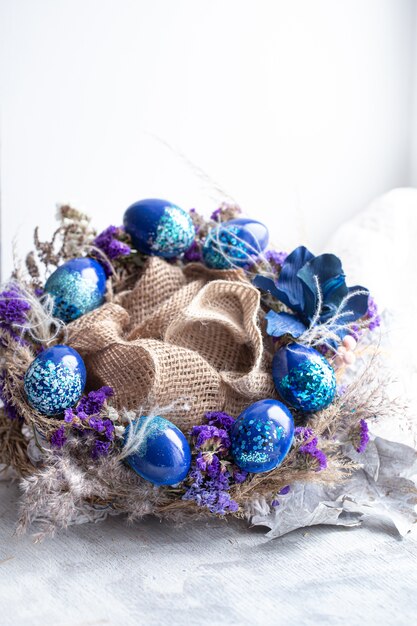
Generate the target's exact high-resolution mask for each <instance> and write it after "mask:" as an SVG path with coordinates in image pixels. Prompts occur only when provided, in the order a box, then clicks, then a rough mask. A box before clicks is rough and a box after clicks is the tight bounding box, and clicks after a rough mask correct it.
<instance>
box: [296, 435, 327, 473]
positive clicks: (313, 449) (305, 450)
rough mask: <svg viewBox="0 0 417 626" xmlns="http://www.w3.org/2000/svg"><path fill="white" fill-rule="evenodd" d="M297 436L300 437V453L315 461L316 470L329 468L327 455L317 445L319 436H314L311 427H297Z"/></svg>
mask: <svg viewBox="0 0 417 626" xmlns="http://www.w3.org/2000/svg"><path fill="white" fill-rule="evenodd" d="M295 436H296V439H298V443H299V444H301V445H299V448H298V453H299V454H302V455H304V456H305V457H308V458H309V459H310V461H313V462H314V466H315V471H316V472H321V471H322V470H324V469H326V468H327V457H326V455H325V454H324V452H323V451H322V450H320V449H319V448H318V447H317V444H318V438H317V437H316V436H314V433H313V430H312V429H311V428H304V427H298V428H296V429H295Z"/></svg>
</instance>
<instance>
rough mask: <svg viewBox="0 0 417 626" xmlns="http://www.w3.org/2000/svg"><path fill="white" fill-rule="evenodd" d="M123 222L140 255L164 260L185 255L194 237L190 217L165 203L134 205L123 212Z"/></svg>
mask: <svg viewBox="0 0 417 626" xmlns="http://www.w3.org/2000/svg"><path fill="white" fill-rule="evenodd" d="M123 222H124V227H125V229H126V232H127V233H128V234H129V235H130V236H131V238H132V242H133V245H134V246H135V248H136V249H137V250H139V252H143V253H144V254H149V255H156V256H161V257H164V258H166V259H171V258H173V257H176V256H178V255H180V254H182V253H183V252H186V250H188V248H189V247H190V246H191V244H192V243H193V241H194V238H195V228H194V224H193V221H192V219H191V217H190V215H189V214H188V213H187V212H186V211H184V209H180V207H178V206H176V205H175V204H172V202H168V201H167V200H159V199H158V198H150V199H148V200H140V201H139V202H135V204H132V206H130V207H129V208H128V209H127V210H126V211H125V214H124V218H123Z"/></svg>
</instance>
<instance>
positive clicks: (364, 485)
mask: <svg viewBox="0 0 417 626" xmlns="http://www.w3.org/2000/svg"><path fill="white" fill-rule="evenodd" d="M345 454H346V456H348V457H349V458H351V459H352V460H353V461H355V462H356V463H357V464H358V465H359V468H358V469H357V470H355V471H354V472H353V474H352V475H351V476H350V477H349V478H348V479H347V480H346V481H344V482H343V483H341V484H337V485H332V486H328V485H324V484H322V483H308V484H305V483H295V484H293V485H291V488H290V491H289V493H288V494H286V495H281V496H280V495H279V496H277V498H276V502H278V504H277V505H276V506H270V505H269V504H268V503H267V502H266V501H265V500H263V499H261V500H257V501H254V502H252V504H251V506H250V508H249V510H248V512H247V513H248V517H249V519H250V521H251V523H252V524H253V525H255V526H266V527H268V528H270V531H269V532H268V533H267V537H269V538H271V539H272V538H275V537H281V536H282V535H285V534H286V533H289V532H291V531H292V530H296V529H297V528H304V527H306V526H315V525H317V524H330V525H336V526H359V525H361V524H362V523H363V522H366V521H368V520H372V521H374V522H379V523H381V524H383V525H385V526H389V527H391V528H393V529H395V530H396V531H397V532H398V533H399V534H400V535H401V536H405V535H406V534H407V533H408V532H410V530H411V529H412V527H413V525H414V524H416V522H417V509H416V506H417V451H416V450H414V449H413V448H411V447H410V446H407V445H404V444H401V443H397V442H394V441H389V440H388V439H384V438H382V437H375V438H374V439H373V440H372V441H370V442H369V444H368V447H367V450H366V451H365V452H364V453H362V454H358V453H357V452H356V451H355V450H354V448H353V447H352V446H349V447H348V448H346V450H345Z"/></svg>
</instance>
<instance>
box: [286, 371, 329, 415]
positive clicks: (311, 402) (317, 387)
mask: <svg viewBox="0 0 417 626" xmlns="http://www.w3.org/2000/svg"><path fill="white" fill-rule="evenodd" d="M277 390H278V392H279V394H280V395H281V396H282V397H283V398H284V400H286V401H287V402H288V403H289V404H290V405H291V406H293V407H294V408H296V409H299V410H301V411H306V412H314V411H319V410H321V409H323V408H325V407H326V406H328V405H329V404H330V403H331V402H332V401H333V398H334V396H335V393H336V377H335V374H334V371H333V368H332V367H331V366H330V365H329V364H328V363H327V362H326V361H325V360H324V359H320V360H318V359H317V360H316V359H307V360H306V361H304V362H302V363H300V364H298V365H297V366H296V367H294V368H293V369H292V370H290V371H289V372H288V374H287V375H286V376H284V378H282V379H281V381H279V384H278V385H277Z"/></svg>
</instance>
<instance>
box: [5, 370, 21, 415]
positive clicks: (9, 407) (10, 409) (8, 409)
mask: <svg viewBox="0 0 417 626" xmlns="http://www.w3.org/2000/svg"><path fill="white" fill-rule="evenodd" d="M5 377H6V372H5V371H3V372H2V373H1V374H0V401H1V402H2V403H3V410H4V413H5V414H6V415H7V417H8V418H9V419H10V420H15V419H20V416H19V415H18V413H17V410H16V407H15V406H14V405H13V404H12V403H11V402H10V401H9V400H8V399H7V398H6V395H5V393H4V382H5V380H4V379H5Z"/></svg>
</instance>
